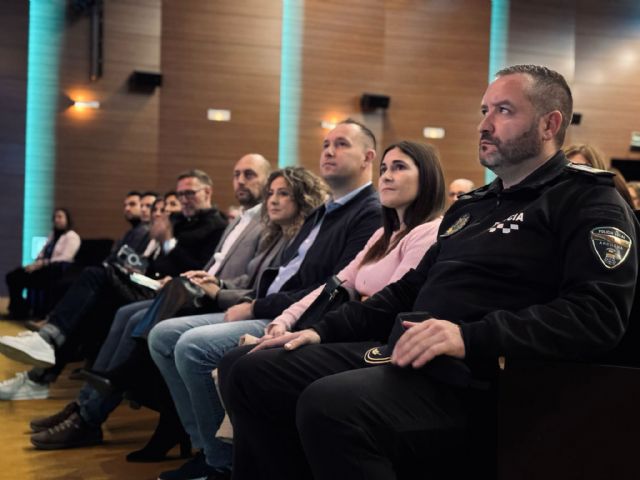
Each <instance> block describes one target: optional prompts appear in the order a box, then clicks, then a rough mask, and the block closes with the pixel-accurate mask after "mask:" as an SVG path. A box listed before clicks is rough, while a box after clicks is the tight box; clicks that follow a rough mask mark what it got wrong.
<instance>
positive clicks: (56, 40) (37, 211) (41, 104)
mask: <svg viewBox="0 0 640 480" xmlns="http://www.w3.org/2000/svg"><path fill="white" fill-rule="evenodd" d="M65 6H66V2H65V1H64V0H31V1H30V2H29V52H28V60H27V69H28V70H27V116H26V118H27V120H26V129H25V130H26V137H25V165H24V223H23V230H22V261H23V263H29V262H30V261H31V240H32V238H33V237H34V236H43V235H47V233H48V232H49V230H50V229H51V212H52V210H53V201H54V199H53V195H54V188H53V187H54V185H53V183H54V179H55V150H56V148H55V147H56V145H55V126H56V111H57V102H58V96H59V88H58V62H59V58H60V46H61V41H62V33H63V29H64V13H65Z"/></svg>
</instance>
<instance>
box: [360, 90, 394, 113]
mask: <svg viewBox="0 0 640 480" xmlns="http://www.w3.org/2000/svg"><path fill="white" fill-rule="evenodd" d="M389 102H391V98H390V97H389V96H387V95H378V94H375V93H363V94H362V97H360V108H362V111H363V112H373V111H374V110H377V109H378V108H381V109H382V110H386V109H387V108H389Z"/></svg>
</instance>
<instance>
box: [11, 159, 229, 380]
mask: <svg viewBox="0 0 640 480" xmlns="http://www.w3.org/2000/svg"><path fill="white" fill-rule="evenodd" d="M177 189H178V198H180V202H181V204H182V212H181V213H178V214H174V215H172V216H171V222H170V223H166V224H165V227H166V228H159V229H158V232H159V233H160V234H161V236H160V237H158V238H157V239H156V240H158V241H159V242H160V243H161V245H162V252H161V254H160V255H159V256H158V257H157V258H155V259H154V260H153V261H152V262H149V266H148V267H147V270H146V272H145V273H146V274H147V275H148V276H151V277H155V278H157V279H161V280H163V281H166V280H167V278H170V277H171V276H177V275H179V274H180V273H181V272H183V271H185V270H189V269H194V268H197V266H199V265H202V264H203V263H204V262H205V260H206V259H207V258H209V257H210V256H211V254H212V251H213V249H214V248H215V245H216V244H217V243H218V240H219V239H220V236H221V234H222V232H223V230H224V227H226V225H227V223H226V220H225V219H224V218H223V217H222V216H221V214H220V212H219V211H218V210H217V209H215V208H212V207H211V193H212V184H211V179H210V178H209V176H208V175H207V174H206V173H204V172H202V171H200V170H191V171H188V172H185V173H183V174H182V175H180V176H179V177H178V187H177ZM163 221H164V222H168V221H167V220H165V219H163ZM157 223H158V224H159V222H157ZM153 295H154V291H153V290H151V289H149V288H147V287H144V286H140V285H136V284H134V283H133V282H132V281H131V280H129V278H128V277H127V276H120V275H119V273H118V269H117V268H116V267H113V266H111V264H107V265H106V266H100V267H89V268H86V269H85V270H84V271H83V273H82V275H81V276H80V278H79V279H78V280H77V281H76V282H75V283H74V284H73V286H72V287H71V288H70V289H69V290H68V291H67V293H66V294H65V296H64V297H63V298H62V300H61V301H60V302H59V303H58V304H57V305H56V307H55V308H54V309H53V310H52V312H51V315H50V316H49V322H48V323H47V324H46V325H45V326H44V327H42V328H41V329H40V331H38V332H37V333H35V332H22V333H20V334H18V336H15V337H14V336H2V337H0V352H2V353H4V354H5V355H7V356H9V357H11V358H14V359H16V360H19V361H24V362H26V363H31V364H33V365H35V366H36V367H50V366H53V365H56V367H60V366H61V364H64V362H66V361H67V360H68V359H67V358H66V356H65V358H63V359H61V360H60V362H56V354H55V351H56V349H60V348H61V347H62V346H63V345H64V344H65V342H66V340H67V338H69V337H73V336H75V335H78V333H79V332H82V331H87V330H88V331H89V332H90V334H91V335H93V336H94V337H95V336H96V335H98V336H100V337H102V339H104V336H106V333H107V332H108V328H109V325H110V324H111V321H112V319H113V315H114V314H115V312H116V310H117V309H118V308H119V307H121V306H122V305H124V304H125V303H129V302H131V301H134V300H140V299H142V298H152V297H153ZM100 343H101V341H100ZM31 374H33V375H34V378H31ZM19 376H20V374H18V376H16V381H18V380H19V379H18V377H19ZM38 378H39V372H33V371H32V372H30V375H29V379H30V380H31V381H32V382H36V381H37V379H38ZM22 380H23V382H22V383H21V384H20V385H19V386H18V387H19V388H22V387H24V383H25V381H24V380H25V379H24V378H23V379H22ZM44 388H46V387H44Z"/></svg>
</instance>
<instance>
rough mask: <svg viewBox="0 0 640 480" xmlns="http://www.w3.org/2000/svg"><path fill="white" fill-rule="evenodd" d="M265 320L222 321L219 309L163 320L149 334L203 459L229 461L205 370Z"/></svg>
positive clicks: (220, 411)
mask: <svg viewBox="0 0 640 480" xmlns="http://www.w3.org/2000/svg"><path fill="white" fill-rule="evenodd" d="M267 323H269V320H241V321H237V322H225V321H224V313H212V314H205V315H193V316H188V317H179V318H172V319H169V320H165V321H164V322H161V323H159V324H157V325H156V326H155V327H153V329H152V330H151V332H150V334H149V351H150V352H151V357H152V358H153V361H154V362H155V363H156V365H157V366H158V368H159V369H160V372H161V373H162V376H163V377H164V379H165V381H166V382H167V386H168V387H169V391H170V392H171V396H172V398H173V401H174V402H175V405H176V409H177V411H178V415H179V416H180V420H181V421H182V425H183V426H184V428H185V430H186V431H187V433H189V436H190V437H191V443H192V445H193V446H194V447H195V448H201V449H203V450H204V455H205V458H206V460H207V463H208V464H209V465H211V466H213V467H216V468H221V469H223V468H224V469H226V468H229V467H230V466H231V446H230V445H228V444H226V443H224V442H221V441H220V440H218V439H217V438H216V436H215V435H216V432H217V431H218V428H219V427H220V424H221V423H222V420H223V419H224V408H223V407H222V403H221V401H220V397H219V396H218V392H217V390H216V386H215V383H214V381H213V378H212V377H211V371H212V370H214V369H216V368H217V367H218V362H219V361H220V359H221V358H222V356H223V355H224V354H225V352H227V351H228V350H230V349H232V348H233V347H235V346H236V345H238V340H239V339H240V336H241V335H243V334H245V333H249V334H251V335H254V336H257V337H260V336H262V335H263V334H264V327H265V326H266V325H267Z"/></svg>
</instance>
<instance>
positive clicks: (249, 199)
mask: <svg viewBox="0 0 640 480" xmlns="http://www.w3.org/2000/svg"><path fill="white" fill-rule="evenodd" d="M235 197H236V200H237V201H238V203H239V204H240V205H241V206H243V207H245V208H251V207H253V206H254V205H257V204H258V202H259V201H260V200H259V198H258V197H257V196H256V195H254V194H253V192H252V191H251V190H249V189H248V188H239V189H238V190H237V191H236V192H235Z"/></svg>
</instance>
